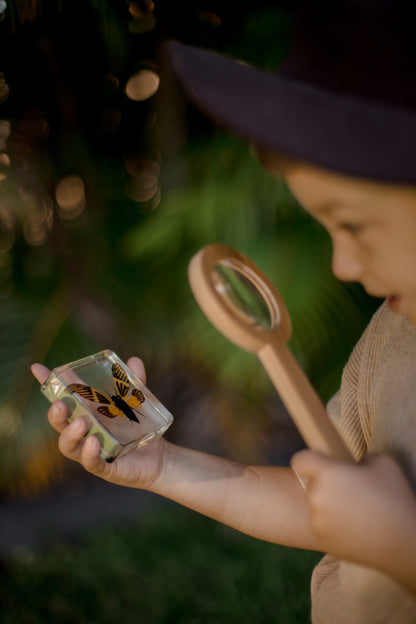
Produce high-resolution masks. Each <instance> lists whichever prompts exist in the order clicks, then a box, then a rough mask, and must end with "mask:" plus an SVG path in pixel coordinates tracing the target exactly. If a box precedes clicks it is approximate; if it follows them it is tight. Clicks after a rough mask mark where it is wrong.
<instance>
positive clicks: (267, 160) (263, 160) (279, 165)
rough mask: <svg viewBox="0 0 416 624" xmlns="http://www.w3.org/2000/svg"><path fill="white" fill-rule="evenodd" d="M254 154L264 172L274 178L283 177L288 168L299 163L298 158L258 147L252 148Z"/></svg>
mask: <svg viewBox="0 0 416 624" xmlns="http://www.w3.org/2000/svg"><path fill="white" fill-rule="evenodd" d="M253 151H254V154H255V155H256V158H257V160H258V161H259V163H260V164H261V166H262V167H263V169H264V170H265V171H267V172H268V173H270V174H271V175H273V177H275V178H280V177H282V176H283V174H284V172H285V171H287V170H288V168H290V167H293V166H294V165H295V164H296V163H299V162H300V159H299V158H295V157H294V156H289V155H288V154H284V153H283V152H279V151H278V150H271V149H268V148H266V147H261V146H259V145H254V146H253Z"/></svg>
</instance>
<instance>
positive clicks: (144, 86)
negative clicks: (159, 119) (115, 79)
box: [125, 69, 160, 101]
mask: <svg viewBox="0 0 416 624" xmlns="http://www.w3.org/2000/svg"><path fill="white" fill-rule="evenodd" d="M159 83H160V78H159V76H158V74H157V73H156V72H154V71H152V70H151V69H141V70H140V71H138V72H136V73H135V74H133V76H131V78H129V80H128V81H127V84H126V88H125V93H126V95H127V97H128V98H129V99H130V100H134V101H143V100H147V99H149V98H150V97H152V95H154V94H155V93H156V91H157V90H158V88H159Z"/></svg>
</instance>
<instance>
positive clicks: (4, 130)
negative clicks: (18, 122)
mask: <svg viewBox="0 0 416 624" xmlns="http://www.w3.org/2000/svg"><path fill="white" fill-rule="evenodd" d="M9 136H10V122H9V121H6V120H5V119H2V120H0V149H4V148H5V147H6V142H7V139H8V138H9Z"/></svg>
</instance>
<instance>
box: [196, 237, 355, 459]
mask: <svg viewBox="0 0 416 624" xmlns="http://www.w3.org/2000/svg"><path fill="white" fill-rule="evenodd" d="M188 275H189V283H190V286H191V290H192V292H193V294H194V297H195V299H196V301H197V302H198V304H199V306H200V308H201V310H202V311H203V312H204V314H205V316H206V317H207V318H208V319H209V320H210V321H211V323H212V324H213V325H214V327H216V328H217V329H218V331H219V332H220V333H222V334H223V335H224V336H225V337H226V338H228V339H229V340H230V341H231V342H233V343H234V344H236V345H237V346H239V347H241V348H243V349H245V350H247V351H251V352H253V353H256V354H257V356H258V357H259V359H260V361H261V362H262V364H263V366H264V368H265V370H266V372H267V374H268V375H269V377H270V379H271V381H272V383H273V385H274V387H275V388H276V390H277V392H278V393H279V395H280V397H281V399H282V401H283V403H284V404H285V405H286V408H287V409H288V411H289V413H290V414H291V416H292V418H293V421H294V422H295V424H296V426H297V428H298V430H299V432H300V434H301V435H302V437H303V439H304V441H305V443H306V444H307V446H309V448H311V449H313V450H316V451H320V452H322V453H325V454H326V455H330V456H332V457H335V458H338V459H343V460H347V461H348V460H349V461H352V455H351V453H350V451H349V450H348V448H347V446H346V444H345V442H344V441H343V439H342V438H341V436H340V434H339V433H338V431H337V430H336V428H335V426H334V425H333V423H332V422H331V420H330V419H329V417H328V415H327V413H326V409H325V406H324V405H323V403H322V402H321V400H320V398H319V396H318V394H317V393H316V391H315V390H314V388H313V387H312V385H311V383H310V381H309V380H308V378H307V377H306V375H305V373H304V372H303V370H302V369H301V367H300V366H299V364H298V362H297V361H296V360H295V358H294V357H293V355H292V353H291V352H290V351H289V349H288V348H287V345H286V343H287V341H288V340H289V338H290V334H291V322H290V316H289V312H288V310H287V308H286V305H285V303H284V301H283V299H282V296H281V295H280V293H279V292H278V290H277V289H276V288H275V286H274V285H273V284H272V283H271V281H270V280H269V279H268V278H267V276H266V275H265V274H264V273H263V272H262V271H261V270H260V269H259V268H258V267H257V266H256V265H255V264H254V263H253V262H252V261H251V260H250V259H249V258H247V257H246V256H244V255H243V254H241V253H240V252H238V251H236V250H234V249H232V248H231V247H227V246H226V245H219V244H215V245H208V246H207V247H204V248H203V249H202V250H201V251H199V252H198V253H197V254H196V255H195V256H194V257H193V258H192V260H191V262H190V264H189V271H188Z"/></svg>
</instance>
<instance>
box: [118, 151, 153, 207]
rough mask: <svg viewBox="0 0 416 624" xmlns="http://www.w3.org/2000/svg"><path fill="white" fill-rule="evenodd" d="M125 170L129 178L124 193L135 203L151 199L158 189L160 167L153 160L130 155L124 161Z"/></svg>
mask: <svg viewBox="0 0 416 624" xmlns="http://www.w3.org/2000/svg"><path fill="white" fill-rule="evenodd" d="M126 170H127V172H128V173H129V174H130V176H131V178H130V179H129V180H128V182H127V185H126V193H127V195H128V197H130V199H132V200H133V201H136V202H145V201H149V200H150V199H152V198H153V197H154V196H155V195H156V194H157V192H158V189H159V173H160V165H159V163H157V162H155V161H153V160H147V159H145V158H142V156H141V155H138V154H130V155H129V156H128V157H127V159H126Z"/></svg>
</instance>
